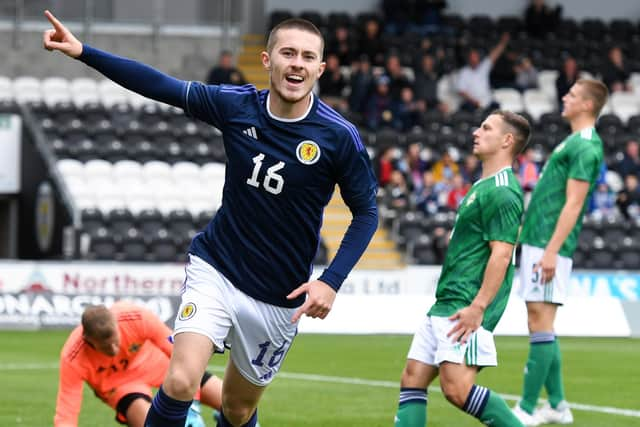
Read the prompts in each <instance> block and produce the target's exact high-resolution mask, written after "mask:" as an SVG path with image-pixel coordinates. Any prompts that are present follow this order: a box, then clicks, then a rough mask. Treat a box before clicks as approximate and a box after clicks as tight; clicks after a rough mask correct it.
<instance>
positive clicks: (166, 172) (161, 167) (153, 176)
mask: <svg viewBox="0 0 640 427" xmlns="http://www.w3.org/2000/svg"><path fill="white" fill-rule="evenodd" d="M142 174H143V176H144V178H145V179H146V180H147V181H152V180H158V179H164V180H167V181H171V180H172V179H173V176H172V173H171V165H169V164H168V163H166V162H161V161H157V160H152V161H149V162H146V163H145V164H144V165H142Z"/></svg>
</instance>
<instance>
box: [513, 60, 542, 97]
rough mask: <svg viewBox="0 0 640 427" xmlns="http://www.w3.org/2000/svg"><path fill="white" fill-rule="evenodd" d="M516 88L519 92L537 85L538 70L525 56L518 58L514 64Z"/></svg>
mask: <svg viewBox="0 0 640 427" xmlns="http://www.w3.org/2000/svg"><path fill="white" fill-rule="evenodd" d="M514 71H515V73H516V88H517V89H518V90H520V91H521V92H524V91H525V90H527V89H535V88H537V87H538V70H537V69H536V67H535V66H534V65H533V62H531V59H529V57H527V56H523V57H521V58H519V59H518V61H517V62H516V64H515V66H514Z"/></svg>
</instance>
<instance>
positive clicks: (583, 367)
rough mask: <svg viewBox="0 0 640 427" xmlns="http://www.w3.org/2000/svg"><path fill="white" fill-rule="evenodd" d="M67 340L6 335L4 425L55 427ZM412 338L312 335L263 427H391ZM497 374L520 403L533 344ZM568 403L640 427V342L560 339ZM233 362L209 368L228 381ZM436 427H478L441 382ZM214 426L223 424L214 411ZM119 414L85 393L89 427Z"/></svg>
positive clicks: (521, 347)
mask: <svg viewBox="0 0 640 427" xmlns="http://www.w3.org/2000/svg"><path fill="white" fill-rule="evenodd" d="M67 334H68V331H40V332H18V331H0V342H1V343H2V344H1V351H0V384H1V387H2V392H1V393H0V426H7V427H8V426H33V427H43V426H48V425H52V420H53V413H54V409H55V399H56V391H57V384H58V369H57V362H58V354H59V351H60V348H61V347H62V344H63V343H64V340H65V338H66V336H67ZM410 340H411V337H410V336H406V335H402V336H398V335H366V336H362V335H355V336H354V335H342V336H338V335H312V334H305V335H300V336H298V337H297V338H296V341H295V344H294V345H293V348H292V349H291V351H290V352H289V354H288V356H287V359H286V360H285V362H284V365H283V367H282V370H281V372H280V374H279V375H278V376H277V377H276V379H275V380H274V381H273V383H272V384H271V386H269V388H268V389H267V391H266V392H265V394H264V397H263V399H262V402H261V405H260V410H259V414H260V423H261V425H262V426H263V427H294V426H295V427H301V426H304V427H378V426H379V427H392V426H393V416H394V414H395V410H396V407H397V399H398V388H399V378H400V374H401V371H402V368H403V366H404V362H405V357H406V353H407V350H408V347H409V343H410ZM496 341H497V346H498V358H499V364H500V366H499V367H498V368H491V369H485V370H484V371H482V372H481V373H480V374H479V375H478V383H479V384H481V385H484V386H488V387H490V388H491V389H492V390H494V391H496V392H499V393H501V394H503V395H504V396H506V398H507V403H508V404H509V406H512V405H513V404H514V402H515V401H514V399H516V398H517V395H519V393H520V391H521V386H522V370H523V366H524V363H525V358H526V356H527V351H528V339H527V338H526V337H498V338H497V340H496ZM560 345H561V348H562V351H563V357H564V373H565V384H566V392H567V398H568V400H569V402H570V403H571V404H572V405H573V408H574V409H573V413H574V418H575V424H574V425H576V426H581V427H582V426H584V427H596V426H597V427H601V426H612V427H623V426H624V427H626V426H629V427H631V426H640V363H639V362H640V340H639V339H624V338H561V340H560ZM225 363H226V356H219V355H217V356H214V358H213V359H212V361H211V365H210V368H211V370H212V371H213V372H215V373H217V374H218V375H221V374H222V370H223V367H224V364H225ZM434 386H435V387H433V388H432V389H431V390H430V393H429V426H434V427H435V426H441V427H450V426H462V427H464V426H478V425H481V424H480V422H479V421H477V420H475V419H474V418H472V417H470V416H468V415H466V414H464V413H462V412H460V411H458V410H457V409H455V408H453V407H452V406H451V405H450V404H449V403H448V402H446V400H445V399H444V397H443V395H442V393H440V391H439V388H438V386H437V383H436V384H434ZM203 412H204V415H205V420H206V422H207V425H208V426H209V427H214V426H215V423H214V421H213V420H212V418H211V411H210V410H209V409H205V410H204V411H203ZM113 417H114V413H113V411H112V410H111V409H109V408H108V407H107V406H106V405H104V404H103V403H101V402H100V401H99V400H98V399H97V398H96V397H94V395H93V393H92V392H91V391H90V390H89V389H88V388H87V387H85V392H84V401H83V405H82V412H81V415H80V420H79V425H80V426H92V427H93V426H95V427H102V426H112V427H113V426H117V425H118V424H117V423H116V422H115V421H114V419H113Z"/></svg>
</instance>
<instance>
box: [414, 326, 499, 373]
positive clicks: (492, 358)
mask: <svg viewBox="0 0 640 427" xmlns="http://www.w3.org/2000/svg"><path fill="white" fill-rule="evenodd" d="M457 322H458V321H457V320H449V319H448V318H446V317H438V316H425V318H424V320H423V321H422V323H421V324H420V326H419V327H418V331H417V332H416V333H415V335H414V336H413V341H412V342H411V347H410V348H409V354H408V355H407V359H413V360H417V361H419V362H422V363H425V364H427V365H432V366H440V364H441V363H442V362H452V363H458V364H465V365H467V366H497V365H498V355H497V352H496V345H495V342H494V341H493V334H492V333H491V332H489V331H487V330H486V329H484V328H483V327H480V329H478V330H477V331H475V332H474V333H473V334H472V335H471V337H470V338H469V340H468V341H467V342H466V343H465V344H462V343H460V342H454V341H453V340H452V339H451V338H450V337H447V334H448V333H449V331H451V329H452V328H453V327H454V326H455V325H456V323H457Z"/></svg>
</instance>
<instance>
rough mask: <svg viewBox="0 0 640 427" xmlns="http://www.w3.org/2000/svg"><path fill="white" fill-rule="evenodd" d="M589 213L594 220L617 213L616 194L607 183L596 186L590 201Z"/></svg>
mask: <svg viewBox="0 0 640 427" xmlns="http://www.w3.org/2000/svg"><path fill="white" fill-rule="evenodd" d="M588 212H589V214H590V215H591V216H593V217H594V218H605V217H607V216H609V215H614V214H615V213H616V194H615V193H614V192H613V191H611V188H609V186H608V185H607V183H606V182H601V183H600V184H598V185H597V186H596V188H595V190H594V191H593V194H592V195H591V199H590V200H589V205H588Z"/></svg>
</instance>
